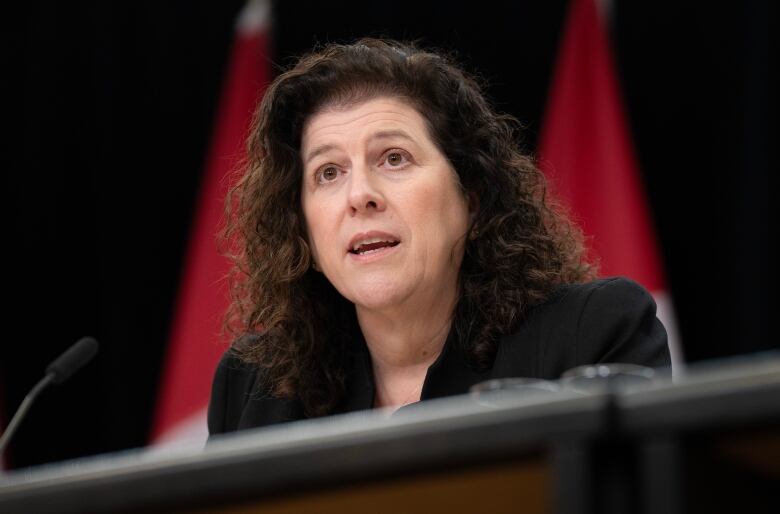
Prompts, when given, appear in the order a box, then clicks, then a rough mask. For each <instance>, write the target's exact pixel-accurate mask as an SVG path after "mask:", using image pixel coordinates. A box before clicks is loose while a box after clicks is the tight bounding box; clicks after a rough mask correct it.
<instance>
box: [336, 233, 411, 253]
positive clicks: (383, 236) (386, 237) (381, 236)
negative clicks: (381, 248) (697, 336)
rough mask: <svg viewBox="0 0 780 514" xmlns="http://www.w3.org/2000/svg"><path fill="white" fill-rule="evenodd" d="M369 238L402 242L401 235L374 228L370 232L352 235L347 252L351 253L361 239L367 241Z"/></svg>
mask: <svg viewBox="0 0 780 514" xmlns="http://www.w3.org/2000/svg"><path fill="white" fill-rule="evenodd" d="M367 239H383V240H385V241H397V242H398V243H399V244H400V243H401V238H400V237H398V236H397V235H395V234H391V233H389V232H382V231H379V230H372V231H370V232H361V233H359V234H355V235H354V236H352V239H350V240H349V246H347V253H349V254H351V253H352V249H353V248H354V247H355V245H356V244H358V243H360V242H361V241H365V240H367ZM395 246H398V245H395Z"/></svg>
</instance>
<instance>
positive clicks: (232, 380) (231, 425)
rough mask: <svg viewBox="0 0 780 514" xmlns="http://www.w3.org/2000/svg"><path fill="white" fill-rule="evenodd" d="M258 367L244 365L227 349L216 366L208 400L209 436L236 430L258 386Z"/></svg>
mask: <svg viewBox="0 0 780 514" xmlns="http://www.w3.org/2000/svg"><path fill="white" fill-rule="evenodd" d="M257 372H258V370H257V368H256V367H255V366H251V365H249V364H247V363H245V362H243V361H242V360H241V359H240V358H239V356H238V354H237V353H236V352H235V351H234V350H233V349H232V348H231V349H228V350H227V351H226V352H225V353H224V354H222V358H221V359H220V360H219V364H217V369H216V371H215V373H214V380H213V382H212V384H211V399H210V400H209V410H208V425H209V433H210V434H212V435H213V434H217V433H222V432H229V431H231V430H235V428H236V425H237V423H238V420H239V419H240V417H241V414H242V413H243V411H244V408H245V406H246V403H247V401H248V400H249V398H250V397H251V395H252V394H253V390H254V389H255V388H256V384H257Z"/></svg>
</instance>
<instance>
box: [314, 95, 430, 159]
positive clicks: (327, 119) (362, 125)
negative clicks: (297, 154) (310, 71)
mask: <svg viewBox="0 0 780 514" xmlns="http://www.w3.org/2000/svg"><path fill="white" fill-rule="evenodd" d="M355 137H373V138H385V139H389V138H392V137H399V138H408V139H420V138H422V137H425V138H429V137H430V136H429V134H428V130H427V125H426V123H425V120H424V119H423V117H422V115H421V114H420V113H419V112H418V111H417V109H416V108H414V107H413V106H412V105H411V104H410V103H409V102H408V101H406V100H404V99H400V98H394V97H379V98H372V99H369V100H366V101H363V102H360V103H358V104H354V105H351V106H341V105H336V106H329V107H326V108H324V109H321V110H319V111H317V112H316V113H315V114H313V115H312V116H310V117H309V118H308V119H307V120H306V123H305V124H304V127H303V131H302V138H301V156H302V157H303V158H304V160H307V158H308V157H309V155H308V154H310V153H311V151H312V149H313V148H314V147H317V146H320V145H321V144H324V143H326V142H327V141H329V140H332V141H331V142H336V141H337V140H339V139H344V138H355Z"/></svg>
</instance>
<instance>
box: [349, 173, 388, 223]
mask: <svg viewBox="0 0 780 514" xmlns="http://www.w3.org/2000/svg"><path fill="white" fill-rule="evenodd" d="M377 178H378V177H376V176H375V174H374V173H373V172H372V170H371V168H370V167H369V166H365V165H363V166H355V167H354V168H353V169H352V173H351V176H350V182H349V193H348V194H349V199H348V202H349V210H350V213H351V214H352V215H356V214H365V213H368V212H371V211H376V212H381V211H384V210H385V206H386V204H385V197H384V194H383V192H382V190H381V185H380V184H379V183H378V180H377Z"/></svg>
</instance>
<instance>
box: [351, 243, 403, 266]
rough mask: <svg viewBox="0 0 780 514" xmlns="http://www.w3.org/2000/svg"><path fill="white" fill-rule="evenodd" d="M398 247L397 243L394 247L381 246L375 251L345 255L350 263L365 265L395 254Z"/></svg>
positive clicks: (399, 244)
mask: <svg viewBox="0 0 780 514" xmlns="http://www.w3.org/2000/svg"><path fill="white" fill-rule="evenodd" d="M399 246H401V243H398V244H397V245H394V246H383V247H381V248H377V249H376V250H371V251H370V252H366V253H352V252H347V255H348V256H349V258H350V259H351V260H352V261H354V262H359V263H361V264H365V263H369V262H374V261H377V260H379V259H384V258H385V257H387V256H389V255H391V254H393V253H395V252H396V251H397V250H398V247H399Z"/></svg>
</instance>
